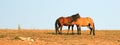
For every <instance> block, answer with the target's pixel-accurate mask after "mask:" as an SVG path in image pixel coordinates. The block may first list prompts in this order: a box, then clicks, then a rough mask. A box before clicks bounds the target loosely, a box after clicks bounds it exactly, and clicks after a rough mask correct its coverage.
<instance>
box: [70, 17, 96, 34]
mask: <svg viewBox="0 0 120 45" xmlns="http://www.w3.org/2000/svg"><path fill="white" fill-rule="evenodd" d="M72 24H76V25H77V32H78V34H81V27H88V28H89V29H90V35H91V33H92V32H93V35H95V27H94V22H93V19H92V18H90V17H84V18H83V17H80V18H77V21H76V22H72Z"/></svg>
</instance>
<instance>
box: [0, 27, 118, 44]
mask: <svg viewBox="0 0 120 45" xmlns="http://www.w3.org/2000/svg"><path fill="white" fill-rule="evenodd" d="M70 31H71V30H70ZM62 33H63V34H58V35H56V34H55V31H54V30H39V29H21V30H16V29H0V45H120V30H96V31H95V33H96V35H95V36H93V35H89V30H82V31H81V33H82V34H81V35H78V34H77V31H76V30H74V34H71V32H70V33H69V34H67V30H63V32H62ZM18 37H31V38H32V39H34V41H28V40H26V41H25V40H24V41H23V40H20V39H18Z"/></svg>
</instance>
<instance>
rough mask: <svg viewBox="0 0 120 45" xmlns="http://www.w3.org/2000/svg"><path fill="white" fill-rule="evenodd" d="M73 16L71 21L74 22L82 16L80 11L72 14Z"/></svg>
mask: <svg viewBox="0 0 120 45" xmlns="http://www.w3.org/2000/svg"><path fill="white" fill-rule="evenodd" d="M71 17H72V20H71V22H73V21H76V20H77V18H80V15H79V13H77V14H75V15H72V16H71Z"/></svg>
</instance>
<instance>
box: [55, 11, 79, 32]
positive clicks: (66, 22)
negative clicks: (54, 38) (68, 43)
mask: <svg viewBox="0 0 120 45" xmlns="http://www.w3.org/2000/svg"><path fill="white" fill-rule="evenodd" d="M79 17H80V16H79V14H78V13H77V14H74V15H72V16H68V17H59V18H58V19H57V20H56V21H55V32H56V34H62V27H63V26H68V30H69V29H70V26H72V34H73V27H74V24H71V23H72V22H74V21H76V19H77V18H79ZM59 29H60V31H59ZM68 32H69V31H68ZM68 32H67V34H68Z"/></svg>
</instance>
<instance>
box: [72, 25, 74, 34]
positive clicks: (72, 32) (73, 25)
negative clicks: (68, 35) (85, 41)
mask: <svg viewBox="0 0 120 45" xmlns="http://www.w3.org/2000/svg"><path fill="white" fill-rule="evenodd" d="M73 28H74V25H72V34H74V33H73Z"/></svg>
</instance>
